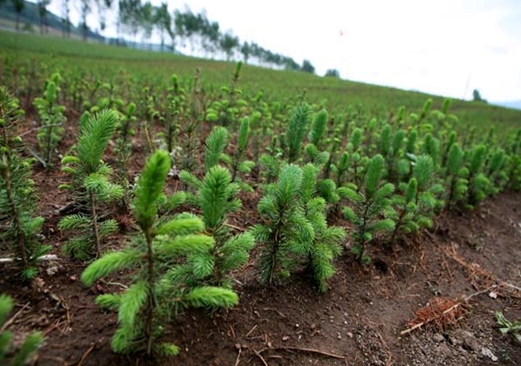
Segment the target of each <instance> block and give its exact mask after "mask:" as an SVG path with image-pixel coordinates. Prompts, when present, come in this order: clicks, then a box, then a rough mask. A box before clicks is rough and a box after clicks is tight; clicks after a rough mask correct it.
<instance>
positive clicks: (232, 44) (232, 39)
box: [219, 32, 239, 61]
mask: <svg viewBox="0 0 521 366" xmlns="http://www.w3.org/2000/svg"><path fill="white" fill-rule="evenodd" d="M219 45H220V46H221V50H222V51H223V52H224V53H225V54H226V61H230V60H231V58H232V56H233V52H234V51H235V49H236V48H237V47H238V46H239V38H238V37H236V36H234V35H233V34H232V33H231V32H226V33H225V34H223V35H222V36H221V39H220V40H219Z"/></svg>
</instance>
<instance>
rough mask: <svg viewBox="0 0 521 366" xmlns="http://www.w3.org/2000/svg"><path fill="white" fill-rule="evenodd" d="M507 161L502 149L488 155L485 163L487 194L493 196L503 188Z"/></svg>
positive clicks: (505, 181) (505, 180)
mask: <svg viewBox="0 0 521 366" xmlns="http://www.w3.org/2000/svg"><path fill="white" fill-rule="evenodd" d="M489 146H491V145H489ZM507 163H508V158H507V155H506V154H505V151H504V150H503V149H498V150H497V151H495V152H494V153H491V154H490V155H489V158H488V159H487V162H486V165H485V175H486V176H487V178H488V179H489V181H490V184H489V186H488V190H487V192H486V193H487V196H494V195H496V194H498V193H499V192H501V191H502V190H503V189H504V188H505V186H506V183H507V181H508V174H507V171H506V167H507Z"/></svg>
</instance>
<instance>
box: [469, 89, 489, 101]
mask: <svg viewBox="0 0 521 366" xmlns="http://www.w3.org/2000/svg"><path fill="white" fill-rule="evenodd" d="M472 100H473V101H474V102H482V103H487V100H486V99H483V98H481V93H480V92H479V90H478V89H474V91H473V92H472Z"/></svg>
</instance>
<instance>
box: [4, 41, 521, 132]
mask: <svg viewBox="0 0 521 366" xmlns="http://www.w3.org/2000/svg"><path fill="white" fill-rule="evenodd" d="M0 55H2V58H5V57H31V58H38V59H42V60H49V59H51V58H53V57H54V59H55V60H57V61H58V62H61V63H65V64H66V65H67V66H69V67H80V66H81V67H87V68H90V69H91V70H94V69H100V72H101V73H102V74H106V75H107V77H108V75H113V74H114V72H115V70H122V69H124V70H126V71H128V72H132V73H133V75H135V76H136V77H147V78H151V79H155V78H162V77H163V78H164V77H169V76H170V75H171V74H173V73H175V74H178V75H179V76H180V77H192V76H193V75H194V73H195V70H196V68H200V69H201V77H202V79H203V80H205V81H207V82H209V83H210V84H212V85H215V87H217V86H219V85H223V83H224V84H226V83H228V82H229V80H230V77H231V75H232V73H233V69H234V64H233V63H227V62H223V61H212V60H206V59H198V58H191V57H186V56H180V55H173V54H169V53H157V52H146V51H140V50H134V49H128V48H123V47H115V46H107V45H101V44H95V43H83V42H78V41H76V40H71V39H63V38H60V37H51V36H39V35H32V34H17V33H11V32H5V31H0ZM240 87H241V88H242V89H244V90H245V91H249V92H252V93H254V92H256V91H259V90H263V91H265V92H268V93H269V94H270V95H272V96H273V97H274V98H276V97H277V96H280V95H284V96H290V95H293V96H294V97H297V96H298V95H300V94H301V93H302V92H303V91H304V90H305V91H306V95H307V97H308V98H309V99H310V100H312V101H314V102H316V103H321V104H324V105H325V106H327V107H328V108H329V109H330V110H332V111H338V112H342V111H345V110H346V108H347V107H348V106H349V105H351V106H356V105H357V104H362V105H364V107H365V108H366V110H368V111H370V112H372V113H377V114H378V115H380V116H382V117H386V116H388V115H389V114H390V113H394V112H396V110H397V109H398V108H399V107H400V106H405V107H406V108H407V110H413V111H414V110H419V109H421V107H422V105H423V103H424V102H425V101H426V100H427V99H428V98H432V99H433V107H434V108H441V105H442V103H443V100H444V98H443V97H440V96H433V95H429V94H425V93H419V92H411V91H403V90H399V89H395V88H388V87H381V86H376V85H370V84H364V83H358V82H351V81H346V80H337V79H332V78H324V77H319V76H314V75H309V74H306V73H302V72H294V71H278V70H269V69H264V68H260V67H255V66H245V68H244V70H243V73H242V75H241V81H240ZM451 111H452V112H454V113H456V114H457V115H458V117H459V118H460V120H463V121H468V122H472V123H474V124H475V125H476V126H477V127H480V126H483V127H485V128H489V127H490V126H491V125H499V126H503V127H514V128H515V127H520V126H521V111H516V110H513V109H506V108H501V107H497V106H492V105H487V104H483V103H474V102H467V101H462V100H453V103H452V107H451ZM499 130H502V129H501V128H500V129H499ZM499 132H501V131H499Z"/></svg>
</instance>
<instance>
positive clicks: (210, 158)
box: [204, 126, 231, 172]
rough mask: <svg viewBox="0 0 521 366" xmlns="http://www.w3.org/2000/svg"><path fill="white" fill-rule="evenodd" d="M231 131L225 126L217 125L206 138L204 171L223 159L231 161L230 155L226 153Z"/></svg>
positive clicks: (227, 161)
mask: <svg viewBox="0 0 521 366" xmlns="http://www.w3.org/2000/svg"><path fill="white" fill-rule="evenodd" d="M229 138H230V133H229V132H228V130H227V129H226V128H225V127H221V126H216V127H215V128H214V129H213V130H212V132H211V133H210V135H209V136H208V138H207V139H206V143H205V148H204V171H205V172H208V171H209V170H210V168H212V167H213V166H215V165H218V164H219V163H220V161H221V160H224V161H225V162H226V163H230V162H231V161H230V157H229V156H228V155H225V153H224V149H226V145H227V144H228V140H229Z"/></svg>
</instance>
